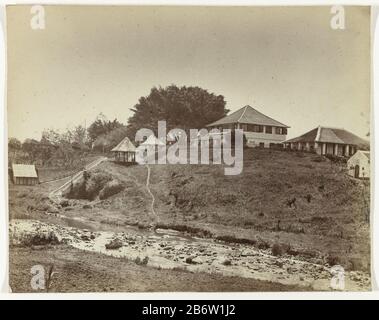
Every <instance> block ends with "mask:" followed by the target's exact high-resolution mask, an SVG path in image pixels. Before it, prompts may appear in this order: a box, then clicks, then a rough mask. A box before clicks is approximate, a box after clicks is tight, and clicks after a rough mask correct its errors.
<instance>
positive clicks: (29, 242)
mask: <svg viewBox="0 0 379 320" xmlns="http://www.w3.org/2000/svg"><path fill="white" fill-rule="evenodd" d="M20 242H21V243H22V244H23V245H26V246H33V245H47V244H60V243H61V241H60V240H59V239H58V237H57V235H56V234H55V233H54V232H53V231H51V232H49V233H43V232H38V233H34V234H25V235H23V237H22V238H21V240H20Z"/></svg>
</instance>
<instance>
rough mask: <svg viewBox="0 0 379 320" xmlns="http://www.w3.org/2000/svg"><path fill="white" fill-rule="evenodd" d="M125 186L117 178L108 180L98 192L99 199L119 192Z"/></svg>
mask: <svg viewBox="0 0 379 320" xmlns="http://www.w3.org/2000/svg"><path fill="white" fill-rule="evenodd" d="M124 188H125V186H124V185H123V184H122V183H121V182H120V181H118V180H112V181H109V182H108V183H107V184H106V185H105V186H104V188H103V189H102V190H101V191H100V193H99V198H100V200H103V199H106V198H108V197H110V196H113V195H114V194H117V193H119V192H120V191H121V190H123V189H124Z"/></svg>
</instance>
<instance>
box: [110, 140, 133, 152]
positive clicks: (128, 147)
mask: <svg viewBox="0 0 379 320" xmlns="http://www.w3.org/2000/svg"><path fill="white" fill-rule="evenodd" d="M111 151H116V152H134V151H136V147H135V146H134V144H133V143H132V142H131V141H130V140H129V138H128V137H125V138H124V139H123V140H122V141H121V142H120V143H119V144H118V145H117V146H115V147H114V148H113V149H112V150H111Z"/></svg>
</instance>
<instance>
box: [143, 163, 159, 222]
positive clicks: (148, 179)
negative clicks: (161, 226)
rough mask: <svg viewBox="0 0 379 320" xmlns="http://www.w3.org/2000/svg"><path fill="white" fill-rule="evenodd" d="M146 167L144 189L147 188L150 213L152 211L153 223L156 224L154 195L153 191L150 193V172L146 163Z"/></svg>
mask: <svg viewBox="0 0 379 320" xmlns="http://www.w3.org/2000/svg"><path fill="white" fill-rule="evenodd" d="M146 167H147V177H146V190H147V192H148V194H149V195H150V197H151V204H150V208H151V213H152V215H153V216H154V219H155V225H157V224H158V223H159V216H158V215H157V213H156V212H155V209H154V203H155V197H154V195H153V193H152V192H151V190H150V174H151V168H150V166H149V165H148V164H147V165H146Z"/></svg>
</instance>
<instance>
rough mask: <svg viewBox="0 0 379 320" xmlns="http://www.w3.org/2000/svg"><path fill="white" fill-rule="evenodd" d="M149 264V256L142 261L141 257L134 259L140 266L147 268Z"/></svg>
mask: <svg viewBox="0 0 379 320" xmlns="http://www.w3.org/2000/svg"><path fill="white" fill-rule="evenodd" d="M148 262H149V257H148V256H146V257H145V258H143V259H141V258H140V257H137V258H135V259H134V263H135V264H138V265H140V266H146V265H147V263H148Z"/></svg>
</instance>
